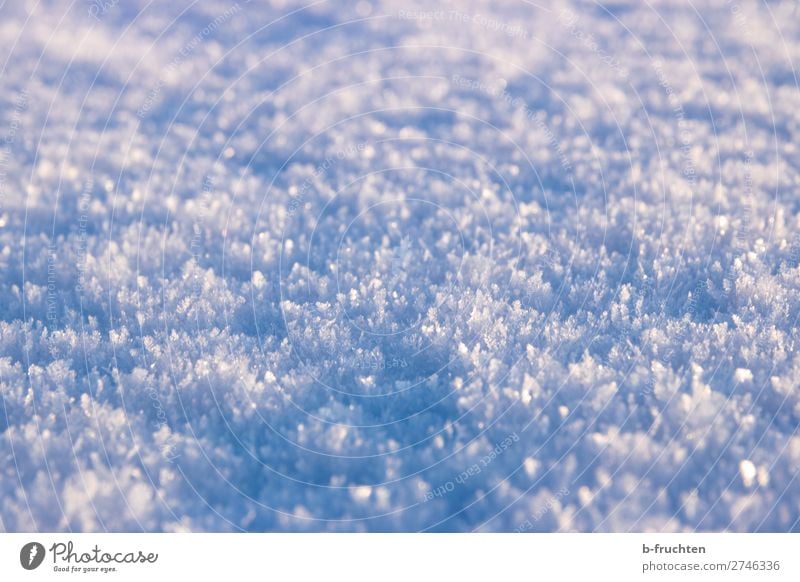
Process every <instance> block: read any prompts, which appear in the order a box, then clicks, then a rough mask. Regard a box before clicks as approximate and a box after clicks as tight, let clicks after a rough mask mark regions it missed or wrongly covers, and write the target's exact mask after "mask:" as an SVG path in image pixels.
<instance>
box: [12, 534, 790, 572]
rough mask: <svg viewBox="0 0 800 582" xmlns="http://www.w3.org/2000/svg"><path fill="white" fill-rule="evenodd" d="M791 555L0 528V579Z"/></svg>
mask: <svg viewBox="0 0 800 582" xmlns="http://www.w3.org/2000/svg"><path fill="white" fill-rule="evenodd" d="M799 554H800V536H798V535H796V534H2V535H0V580H66V579H69V580H89V579H91V580H109V581H110V580H114V581H123V580H137V581H139V580H148V579H150V580H171V579H177V577H184V578H183V579H187V580H189V579H194V577H197V579H199V580H213V579H216V578H217V577H224V578H223V579H224V580H230V581H234V580H235V581H237V582H238V581H239V580H242V581H244V580H298V581H299V580H302V581H314V580H320V581H322V580H324V581H325V582H335V581H339V580H341V581H347V582H359V581H362V580H363V581H365V582H367V581H369V582H384V581H388V582H391V581H395V580H396V581H398V582H400V581H402V582H409V581H411V582H424V581H427V580H455V581H456V582H467V581H471V580H481V581H486V580H531V581H533V580H614V581H626V580H670V581H671V580H741V581H748V582H749V581H751V580H766V581H775V582H777V581H780V580H793V581H797V580H800V569H799V568H798V562H800V557H799ZM187 576H189V577H192V578H185V577H187Z"/></svg>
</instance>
